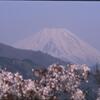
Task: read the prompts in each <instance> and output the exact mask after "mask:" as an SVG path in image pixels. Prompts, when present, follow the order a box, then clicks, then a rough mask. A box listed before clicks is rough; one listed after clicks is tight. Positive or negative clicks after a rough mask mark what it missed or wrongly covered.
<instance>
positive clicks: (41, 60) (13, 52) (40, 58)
mask: <svg viewBox="0 0 100 100" xmlns="http://www.w3.org/2000/svg"><path fill="white" fill-rule="evenodd" d="M0 57H8V58H16V59H19V60H23V59H29V60H31V61H32V62H33V63H35V64H37V65H40V66H48V65H50V64H53V63H60V64H66V62H64V61H61V60H60V59H57V58H55V57H52V56H50V55H48V54H45V53H42V52H40V51H32V50H24V49H16V48H13V47H11V46H8V45H5V44H2V43H0Z"/></svg>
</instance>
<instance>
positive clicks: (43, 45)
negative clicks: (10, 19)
mask: <svg viewBox="0 0 100 100" xmlns="http://www.w3.org/2000/svg"><path fill="white" fill-rule="evenodd" d="M15 47H18V48H23V49H32V50H35V51H38V50H39V51H42V52H44V53H48V54H50V55H52V56H54V57H58V58H60V59H62V60H64V61H66V60H69V61H71V62H74V63H86V64H95V63H96V62H98V61H100V53H99V51H97V50H96V49H95V48H93V47H91V46H90V45H89V44H87V43H85V42H84V41H83V40H81V39H79V38H78V37H77V36H76V35H75V34H73V33H71V32H70V31H68V30H66V29H64V28H51V29H50V28H45V29H43V30H42V31H40V32H38V33H36V34H35V35H33V36H31V37H29V38H26V39H24V40H21V41H19V42H17V43H15Z"/></svg>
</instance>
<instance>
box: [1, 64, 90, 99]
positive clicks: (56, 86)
mask: <svg viewBox="0 0 100 100" xmlns="http://www.w3.org/2000/svg"><path fill="white" fill-rule="evenodd" d="M89 72H90V69H89V67H88V66H87V65H76V64H69V65H67V66H62V65H57V64H53V65H50V66H49V67H48V68H44V69H43V68H40V69H32V73H33V77H36V78H35V79H23V77H22V75H20V74H19V73H18V72H17V73H12V72H9V71H7V70H2V69H0V100H64V99H65V100H67V99H68V100H85V94H84V92H83V91H82V90H81V89H80V88H79V87H80V84H81V82H82V81H84V82H88V75H89ZM36 97H38V99H36Z"/></svg>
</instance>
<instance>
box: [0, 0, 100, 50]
mask: <svg viewBox="0 0 100 100" xmlns="http://www.w3.org/2000/svg"><path fill="white" fill-rule="evenodd" d="M45 27H48V28H49V27H55V28H56V27H60V28H66V29H68V30H70V31H71V32H73V33H75V34H76V35H77V36H79V37H80V38H81V39H83V40H85V41H87V42H88V43H89V44H91V45H92V46H93V47H95V48H97V49H98V50H99V51H100V2H94V1H93V2H92V1H91V2H88V1H86V2H83V1H33V2H31V1H0V42H2V43H6V44H10V45H12V44H13V43H14V42H16V41H18V40H20V39H24V38H25V37H27V36H30V35H31V34H34V33H35V32H38V31H39V30H41V29H43V28H45Z"/></svg>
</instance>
